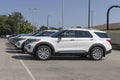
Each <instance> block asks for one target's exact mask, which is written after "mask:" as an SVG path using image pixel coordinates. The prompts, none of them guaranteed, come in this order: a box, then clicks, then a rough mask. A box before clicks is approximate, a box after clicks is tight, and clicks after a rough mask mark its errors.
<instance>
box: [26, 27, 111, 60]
mask: <svg viewBox="0 0 120 80" xmlns="http://www.w3.org/2000/svg"><path fill="white" fill-rule="evenodd" d="M111 50H112V46H111V39H110V38H109V37H108V36H107V33H106V32H104V31H99V30H89V29H81V28H70V29H66V30H60V31H58V32H57V33H55V34H54V35H52V36H50V37H33V38H32V39H28V40H27V41H26V43H25V52H26V53H29V54H32V55H34V56H35V57H36V58H38V59H41V60H47V59H50V57H51V56H52V55H54V54H57V53H61V54H62V53H66V54H70V53H74V54H76V53H77V54H78V53H79V54H81V55H84V56H87V55H89V56H90V57H91V58H92V59H93V60H101V59H102V57H105V55H106V54H108V53H110V52H111Z"/></svg>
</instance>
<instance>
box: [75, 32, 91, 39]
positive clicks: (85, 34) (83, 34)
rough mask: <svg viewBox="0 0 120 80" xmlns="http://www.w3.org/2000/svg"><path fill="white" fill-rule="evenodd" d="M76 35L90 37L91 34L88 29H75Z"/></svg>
mask: <svg viewBox="0 0 120 80" xmlns="http://www.w3.org/2000/svg"><path fill="white" fill-rule="evenodd" d="M77 37H83V38H90V37H92V35H91V34H90V32H88V31H77Z"/></svg>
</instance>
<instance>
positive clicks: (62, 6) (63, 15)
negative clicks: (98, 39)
mask: <svg viewBox="0 0 120 80" xmlns="http://www.w3.org/2000/svg"><path fill="white" fill-rule="evenodd" d="M63 28H64V1H63V0H62V29H63Z"/></svg>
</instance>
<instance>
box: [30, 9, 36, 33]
mask: <svg viewBox="0 0 120 80" xmlns="http://www.w3.org/2000/svg"><path fill="white" fill-rule="evenodd" d="M31 10H32V15H33V17H32V18H33V33H34V26H35V27H36V22H35V10H37V8H31Z"/></svg>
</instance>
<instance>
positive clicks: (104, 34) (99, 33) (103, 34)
mask: <svg viewBox="0 0 120 80" xmlns="http://www.w3.org/2000/svg"><path fill="white" fill-rule="evenodd" d="M95 34H96V35H97V36H99V37H100V38H108V35H107V33H101V32H95Z"/></svg>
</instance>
